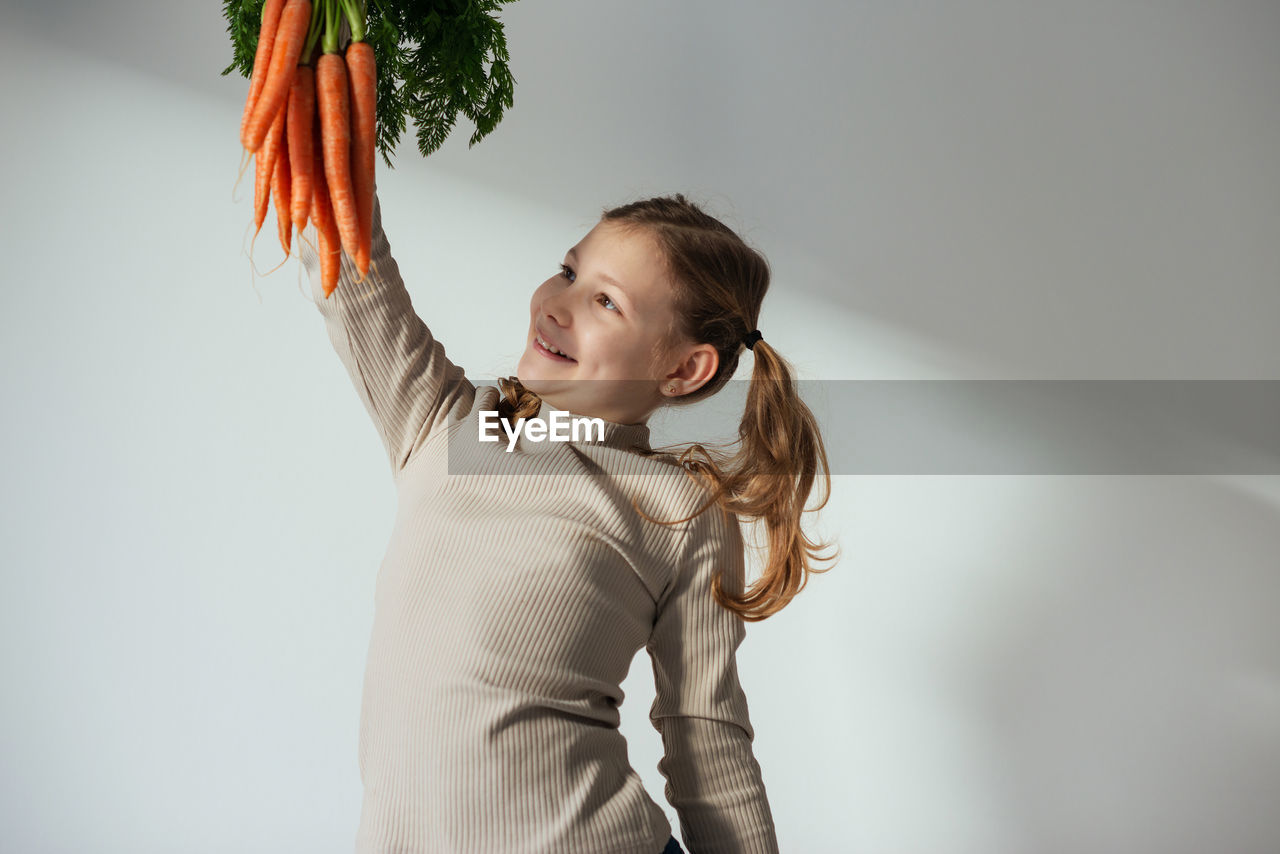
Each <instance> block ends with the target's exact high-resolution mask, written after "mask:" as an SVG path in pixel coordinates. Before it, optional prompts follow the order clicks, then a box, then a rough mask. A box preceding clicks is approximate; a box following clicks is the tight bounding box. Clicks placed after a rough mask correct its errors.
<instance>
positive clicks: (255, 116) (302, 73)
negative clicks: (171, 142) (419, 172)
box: [240, 0, 378, 299]
mask: <svg viewBox="0 0 1280 854" xmlns="http://www.w3.org/2000/svg"><path fill="white" fill-rule="evenodd" d="M344 15H345V17H346V21H347V23H348V25H349V27H350V30H351V41H350V43H349V44H348V45H347V47H346V50H345V52H344V51H342V50H341V49H340V48H339V46H338V40H339V32H340V27H341V24H342V18H343V16H344ZM364 21H365V9H364V4H363V3H362V2H356V0H315V2H314V3H311V2H309V0H266V3H265V4H264V5H263V7H262V23H261V25H260V28H259V31H258V47H257V52H256V53H255V55H254V60H253V74H252V76H251V77H250V79H249V96H248V98H247V99H246V100H245V104H244V116H243V118H242V119H241V121H240V141H241V143H242V144H243V145H244V148H245V151H246V153H248V154H252V155H253V158H254V167H255V168H254V220H255V226H256V228H255V230H254V237H255V238H256V237H257V235H258V232H260V231H261V230H262V224H263V222H264V221H265V220H266V217H267V205H268V201H269V197H270V198H274V199H275V209H276V223H277V226H278V228H279V232H280V245H281V246H283V247H284V251H285V254H286V255H288V254H289V252H290V245H291V243H292V232H293V231H294V230H296V231H297V232H298V234H299V236H301V234H302V231H303V229H304V228H306V224H307V220H308V219H310V220H311V221H312V222H314V223H315V226H316V233H317V235H318V243H319V245H318V246H317V247H316V249H317V254H318V255H319V256H320V271H321V272H320V277H321V281H322V283H323V287H324V295H325V298H326V299H327V298H328V297H329V295H330V294H331V293H333V291H334V289H336V288H337V286H338V274H339V271H340V259H341V252H342V251H344V250H345V251H346V253H347V255H348V256H350V257H351V259H352V260H353V261H354V262H355V265H356V269H357V270H359V272H360V276H361V279H362V280H363V278H364V277H365V276H367V275H368V273H369V252H370V244H371V242H372V232H373V170H374V146H375V142H376V128H375V106H376V104H377V80H378V75H377V69H376V65H375V63H374V55H373V47H372V46H371V45H369V44H368V43H367V42H366V41H365V40H364V35H365V29H364ZM317 53H318V55H316V54H317ZM313 57H314V58H313Z"/></svg>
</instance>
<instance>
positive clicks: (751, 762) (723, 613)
mask: <svg viewBox="0 0 1280 854" xmlns="http://www.w3.org/2000/svg"><path fill="white" fill-rule="evenodd" d="M704 520H705V522H704ZM697 521H698V523H700V524H701V525H702V527H703V530H704V531H706V532H707V534H706V536H699V537H698V538H697V539H696V540H695V541H694V542H695V546H694V552H693V554H692V555H691V556H690V558H689V560H688V561H686V562H685V563H684V564H683V565H682V566H680V567H679V568H678V569H677V572H676V577H675V579H674V581H673V582H672V585H671V588H670V589H669V590H668V591H667V592H666V593H664V594H663V598H662V599H661V600H660V601H659V610H658V617H657V620H656V621H655V623H654V627H653V632H652V634H651V635H650V638H649V643H648V644H647V646H646V649H647V650H648V652H649V656H650V658H651V659H652V660H653V675H654V686H655V688H656V692H657V693H656V696H655V698H654V701H653V706H652V708H651V709H650V711H649V719H650V721H651V722H652V723H653V726H654V728H655V729H656V730H658V732H659V733H661V734H662V745H663V753H664V755H663V758H662V760H661V761H660V762H659V763H658V770H659V771H661V772H662V774H663V776H664V777H666V778H667V785H666V787H665V789H664V794H665V795H666V798H667V800H668V801H669V802H670V803H671V805H672V806H673V807H674V808H675V810H676V813H677V814H678V815H679V816H680V834H681V837H682V838H683V841H684V843H685V847H686V848H687V849H688V850H689V852H690V854H777V851H778V840H777V835H776V831H775V828H774V823H773V814H772V811H771V810H770V808H769V800H768V797H767V796H766V793H765V788H764V781H763V779H762V778H761V774H760V764H759V763H758V762H757V761H756V758H755V755H754V754H753V753H752V750H751V742H752V740H753V739H754V738H755V731H754V730H753V729H752V726H751V721H750V719H749V717H748V714H747V698H746V695H745V694H744V693H743V690H742V686H741V684H740V683H739V681H738V667H737V659H736V655H737V649H738V647H739V645H740V644H741V643H742V641H743V639H744V638H745V637H746V629H745V627H744V626H743V623H742V620H741V619H740V618H739V617H738V616H737V615H736V614H734V613H732V612H731V611H728V610H726V609H725V608H723V607H722V606H720V605H719V604H718V603H716V601H715V600H714V599H713V598H712V596H711V579H712V577H714V575H715V574H716V573H717V572H719V571H721V570H723V571H724V572H725V579H724V584H725V589H726V590H730V591H734V590H736V591H738V592H740V591H741V589H742V584H743V581H744V572H745V566H744V561H743V541H742V531H741V529H740V528H739V526H738V521H737V519H736V518H734V517H731V516H726V515H725V514H723V513H722V512H721V511H720V509H719V508H718V507H712V508H711V509H710V510H707V511H706V512H705V513H703V514H702V515H701V516H699V517H698V520H697ZM735 585H736V586H735Z"/></svg>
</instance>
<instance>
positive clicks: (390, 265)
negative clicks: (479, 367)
mask: <svg viewBox="0 0 1280 854" xmlns="http://www.w3.org/2000/svg"><path fill="white" fill-rule="evenodd" d="M304 235H305V237H306V239H305V240H300V241H299V242H300V244H301V248H300V254H301V256H302V263H303V265H304V266H305V267H306V269H307V273H308V275H309V276H310V279H311V292H312V296H313V301H314V302H315V304H316V307H317V308H318V309H319V310H320V313H321V314H322V315H323V316H324V321H325V325H326V327H327V328H328V331H329V338H330V340H331V341H332V342H333V346H334V349H335V350H337V352H338V356H339V358H340V359H341V360H342V363H343V365H344V366H345V367H346V369H347V373H348V374H350V376H351V380H352V382H353V383H354V384H355V388H356V393H357V394H358V395H359V396H360V399H361V401H363V402H364V406H365V409H367V410H368V411H369V414H370V416H372V418H373V421H374V424H375V426H376V427H377V429H378V434H379V436H380V437H381V439H382V444H383V447H384V449H385V451H386V454H387V459H388V462H389V463H390V466H391V473H392V477H393V479H395V480H397V481H398V480H399V478H400V474H401V473H402V472H403V470H404V467H405V465H406V463H407V462H408V460H409V458H410V457H411V456H412V455H413V454H414V452H415V451H416V450H417V449H418V448H419V447H420V446H421V445H422V443H423V442H424V441H425V440H426V438H427V437H428V436H429V435H431V433H433V432H434V431H435V429H436V428H437V427H439V426H441V425H443V424H444V423H445V422H446V421H447V420H448V419H447V416H448V414H449V412H450V411H452V410H454V409H455V408H460V411H464V412H465V411H466V409H467V408H469V407H470V405H471V403H472V402H473V400H474V399H475V386H474V385H472V383H471V382H470V381H468V380H467V379H466V377H465V376H464V371H463V369H462V368H460V367H459V366H457V365H455V364H454V363H453V362H451V361H449V359H448V358H447V357H446V355H445V348H444V345H443V344H441V343H440V342H439V341H437V340H436V338H435V337H434V336H433V335H432V334H431V331H430V330H429V329H428V328H427V325H426V324H425V323H424V322H423V321H422V318H421V317H419V316H418V315H417V313H415V312H414V310H413V305H412V302H411V301H410V299H409V293H408V291H407V290H405V286H404V281H403V280H402V279H401V278H400V270H399V267H398V266H397V265H396V262H395V259H394V258H392V257H391V247H390V244H389V243H388V241H387V237H386V234H385V233H384V232H383V230H382V206H381V204H380V203H379V201H378V199H377V196H376V195H375V196H374V206H373V234H372V245H371V248H370V253H369V254H370V259H371V264H370V269H369V276H368V278H367V279H366V280H365V281H364V282H360V283H357V281H356V280H357V279H359V273H358V272H357V271H356V269H355V264H354V262H353V261H352V260H351V258H350V257H349V256H348V255H347V253H346V252H343V253H341V259H342V266H341V274H340V276H339V279H338V287H337V290H335V291H334V292H333V293H332V294H330V295H329V297H328V299H326V298H325V296H324V289H323V287H322V284H321V280H320V259H319V256H318V255H317V254H316V251H315V249H314V248H313V247H314V246H315V245H316V230H315V225H314V224H308V225H307V228H306V230H305V231H304Z"/></svg>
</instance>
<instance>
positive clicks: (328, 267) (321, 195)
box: [311, 121, 342, 299]
mask: <svg viewBox="0 0 1280 854" xmlns="http://www.w3.org/2000/svg"><path fill="white" fill-rule="evenodd" d="M314 133H315V139H314V141H315V143H316V151H317V152H319V151H320V145H319V142H320V125H319V122H318V121H317V123H316V125H315V131H314ZM319 166H320V168H317V169H316V170H315V176H314V178H315V180H313V181H312V182H311V221H312V222H314V223H315V225H316V237H317V248H316V251H317V252H318V253H319V254H320V284H321V285H322V286H323V288H324V297H325V299H328V298H329V294H331V293H333V291H334V289H335V288H337V287H338V275H339V273H340V272H341V271H342V246H341V238H339V236H338V224H337V223H336V222H334V220H333V208H332V207H331V206H330V202H329V184H328V182H327V181H325V178H324V168H323V164H319Z"/></svg>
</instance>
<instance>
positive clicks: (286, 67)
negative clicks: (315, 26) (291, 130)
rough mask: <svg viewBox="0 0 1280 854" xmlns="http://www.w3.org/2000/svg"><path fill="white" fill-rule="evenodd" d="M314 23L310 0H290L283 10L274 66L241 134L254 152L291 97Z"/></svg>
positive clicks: (273, 56)
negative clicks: (300, 56)
mask: <svg viewBox="0 0 1280 854" xmlns="http://www.w3.org/2000/svg"><path fill="white" fill-rule="evenodd" d="M310 26H311V3H310V2H309V0H288V2H287V3H286V4H285V7H284V11H283V12H281V13H280V25H279V27H277V29H276V38H275V42H274V43H273V44H272V45H271V65H270V67H269V68H268V69H267V76H266V79H265V80H264V81H263V83H262V91H261V92H260V93H259V94H258V102H257V103H256V104H254V105H253V114H252V115H250V116H249V123H248V125H247V126H246V127H245V132H244V134H242V135H241V137H240V141H241V143H243V144H244V147H245V148H247V149H249V150H250V151H257V150H258V148H260V147H261V146H262V142H263V140H264V139H266V136H267V133H268V132H269V131H270V129H271V122H272V120H273V119H274V118H275V115H276V113H277V112H278V111H279V110H280V108H281V107H282V106H283V105H284V102H285V100H286V99H287V98H288V97H289V87H290V86H291V85H292V84H293V74H294V70H295V69H296V68H297V67H298V56H299V55H300V54H301V53H302V45H303V42H305V41H306V40H307V30H308V29H309V28H310Z"/></svg>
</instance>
